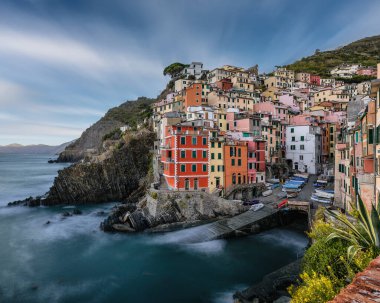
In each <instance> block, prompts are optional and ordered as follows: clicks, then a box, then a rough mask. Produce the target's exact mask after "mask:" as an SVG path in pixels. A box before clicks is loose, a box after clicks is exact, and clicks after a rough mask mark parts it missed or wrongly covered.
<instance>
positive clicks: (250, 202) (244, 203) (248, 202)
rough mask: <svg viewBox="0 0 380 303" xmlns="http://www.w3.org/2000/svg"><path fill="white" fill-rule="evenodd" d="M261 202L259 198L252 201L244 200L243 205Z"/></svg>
mask: <svg viewBox="0 0 380 303" xmlns="http://www.w3.org/2000/svg"><path fill="white" fill-rule="evenodd" d="M259 203H260V200H259V199H253V200H251V201H246V202H243V205H255V204H259Z"/></svg>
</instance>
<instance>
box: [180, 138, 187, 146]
mask: <svg viewBox="0 0 380 303" xmlns="http://www.w3.org/2000/svg"><path fill="white" fill-rule="evenodd" d="M181 144H182V145H185V144H186V137H181Z"/></svg>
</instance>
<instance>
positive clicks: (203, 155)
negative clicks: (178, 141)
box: [202, 150, 207, 158]
mask: <svg viewBox="0 0 380 303" xmlns="http://www.w3.org/2000/svg"><path fill="white" fill-rule="evenodd" d="M202 157H203V158H207V150H204V151H202Z"/></svg>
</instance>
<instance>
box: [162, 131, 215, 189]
mask: <svg viewBox="0 0 380 303" xmlns="http://www.w3.org/2000/svg"><path fill="white" fill-rule="evenodd" d="M208 145H209V132H208V131H206V130H204V129H203V128H202V127H197V126H185V125H181V124H177V125H171V126H167V127H166V129H165V139H164V146H163V148H162V152H161V161H162V163H163V164H164V174H163V175H164V177H165V179H166V182H167V184H168V187H169V189H173V190H199V189H207V188H208V175H209V168H208V158H209V156H208Z"/></svg>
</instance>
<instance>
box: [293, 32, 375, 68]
mask: <svg viewBox="0 0 380 303" xmlns="http://www.w3.org/2000/svg"><path fill="white" fill-rule="evenodd" d="M378 62H380V35H379V36H373V37H368V38H364V39H360V40H358V41H355V42H352V43H350V44H348V45H346V46H343V47H340V48H337V49H335V50H332V51H323V52H322V51H321V52H316V53H315V54H314V55H312V56H309V57H305V58H302V59H301V60H298V61H296V62H294V63H293V64H289V65H287V66H286V67H287V68H289V69H292V70H295V71H296V72H301V71H304V72H309V73H313V74H317V75H321V76H330V70H331V69H333V68H334V67H336V66H338V65H340V64H342V63H360V64H361V65H364V66H376V64H377V63H378Z"/></svg>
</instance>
